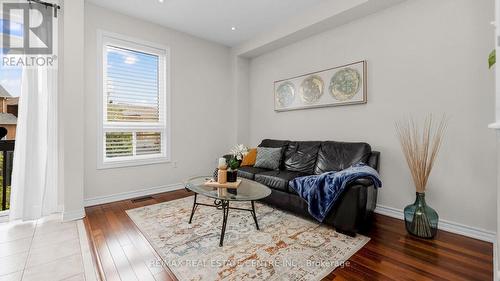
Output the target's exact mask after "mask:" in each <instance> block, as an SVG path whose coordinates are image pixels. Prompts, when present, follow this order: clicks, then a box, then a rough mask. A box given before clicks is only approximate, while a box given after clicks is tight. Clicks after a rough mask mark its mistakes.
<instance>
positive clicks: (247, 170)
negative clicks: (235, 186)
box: [238, 166, 269, 180]
mask: <svg viewBox="0 0 500 281" xmlns="http://www.w3.org/2000/svg"><path fill="white" fill-rule="evenodd" d="M268 171H269V170H268V169H263V168H255V167H252V166H244V167H240V168H239V169H238V176H239V177H242V178H246V179H249V180H253V179H255V174H258V173H263V172H268Z"/></svg>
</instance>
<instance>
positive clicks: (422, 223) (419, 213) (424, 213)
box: [404, 192, 439, 239]
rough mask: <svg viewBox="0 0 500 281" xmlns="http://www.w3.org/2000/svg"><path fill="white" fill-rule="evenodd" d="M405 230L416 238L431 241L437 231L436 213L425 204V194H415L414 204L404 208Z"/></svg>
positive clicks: (437, 219)
mask: <svg viewBox="0 0 500 281" xmlns="http://www.w3.org/2000/svg"><path fill="white" fill-rule="evenodd" d="M404 213H405V226H406V230H407V231H408V232H409V233H410V234H412V235H415V236H417V237H420V238H425V239H432V238H434V236H436V233H437V229H438V221H439V216H438V213H437V212H436V211H435V210H434V209H432V208H431V207H429V206H428V205H427V204H426V203H425V193H419V192H417V198H416V199H415V203H413V204H411V205H408V206H406V208H405V210H404Z"/></svg>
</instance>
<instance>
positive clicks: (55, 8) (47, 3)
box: [28, 0, 61, 18]
mask: <svg viewBox="0 0 500 281" xmlns="http://www.w3.org/2000/svg"><path fill="white" fill-rule="evenodd" d="M28 2H29V3H30V4H31V2H35V3H38V4H40V5H44V6H45V8H47V7H51V8H53V9H54V17H56V18H57V10H59V9H61V6H59V5H57V4H53V3H49V2H45V1H41V0H28Z"/></svg>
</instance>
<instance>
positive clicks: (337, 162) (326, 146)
mask: <svg viewBox="0 0 500 281" xmlns="http://www.w3.org/2000/svg"><path fill="white" fill-rule="evenodd" d="M371 152H372V149H371V147H370V145H369V144H367V143H354V142H336V141H325V142H323V143H321V147H320V149H319V153H318V160H317V161H316V168H315V169H314V173H315V174H317V175H319V174H322V173H324V172H329V171H341V170H344V169H346V168H349V167H350V166H351V165H352V164H356V163H358V162H364V163H367V161H368V159H369V158H370V155H371Z"/></svg>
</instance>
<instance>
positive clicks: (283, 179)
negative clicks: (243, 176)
mask: <svg viewBox="0 0 500 281" xmlns="http://www.w3.org/2000/svg"><path fill="white" fill-rule="evenodd" d="M305 175H306V174H304V173H301V172H291V171H268V172H262V173H258V174H256V175H255V181H256V182H259V183H262V184H263V185H267V186H269V187H270V188H273V189H277V190H281V191H286V192H289V186H288V182H289V181H290V180H292V179H294V178H296V177H301V176H305Z"/></svg>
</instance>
